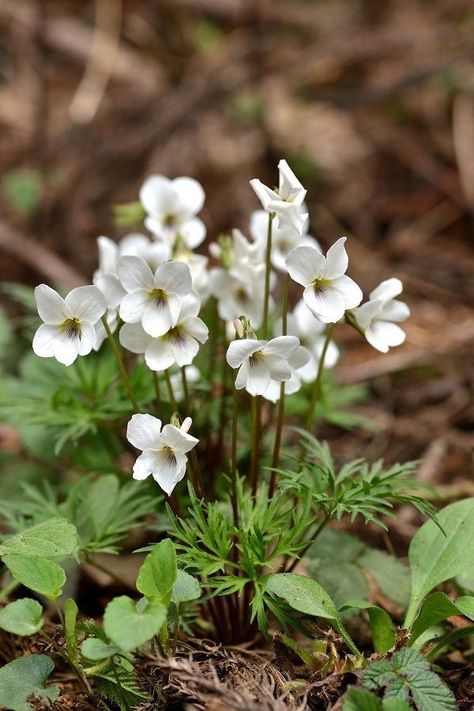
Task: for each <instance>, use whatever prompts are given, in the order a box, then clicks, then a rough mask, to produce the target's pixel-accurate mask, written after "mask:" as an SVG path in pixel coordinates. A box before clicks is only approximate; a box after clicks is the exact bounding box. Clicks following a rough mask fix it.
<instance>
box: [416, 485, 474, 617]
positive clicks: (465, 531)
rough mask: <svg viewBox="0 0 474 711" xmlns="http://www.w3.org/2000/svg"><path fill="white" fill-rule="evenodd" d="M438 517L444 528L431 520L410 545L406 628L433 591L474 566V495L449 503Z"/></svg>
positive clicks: (424, 525) (418, 532) (417, 533)
mask: <svg viewBox="0 0 474 711" xmlns="http://www.w3.org/2000/svg"><path fill="white" fill-rule="evenodd" d="M437 519H438V522H439V524H440V526H441V528H442V530H440V528H439V527H438V526H437V525H436V524H435V523H434V521H432V520H429V521H427V522H426V523H424V524H423V526H422V527H421V528H420V529H419V530H418V531H417V532H416V534H415V536H414V537H413V539H412V541H411V544H410V549H409V559H410V568H411V578H412V582H411V585H412V587H411V600H410V605H409V608H408V612H407V615H406V619H405V627H407V628H410V627H411V626H412V625H413V622H414V621H415V618H416V616H417V613H418V610H419V607H420V605H421V602H422V600H423V598H424V597H425V595H427V594H428V593H429V592H430V590H432V589H433V588H434V587H436V586H437V585H440V583H444V582H445V581H446V580H450V579H451V578H454V577H456V576H457V575H460V574H461V573H462V572H463V571H464V570H470V569H471V568H472V567H473V565H474V546H473V545H472V541H473V540H474V498H470V499H464V500H463V501H457V502H456V503H454V504H450V505H449V506H446V507H445V508H444V509H442V510H441V511H440V512H439V514H438V516H437Z"/></svg>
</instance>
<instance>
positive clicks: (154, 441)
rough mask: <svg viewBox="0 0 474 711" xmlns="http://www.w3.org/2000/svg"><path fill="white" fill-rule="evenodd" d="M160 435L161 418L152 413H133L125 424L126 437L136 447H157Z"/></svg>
mask: <svg viewBox="0 0 474 711" xmlns="http://www.w3.org/2000/svg"><path fill="white" fill-rule="evenodd" d="M160 437H161V420H159V419H158V418H157V417H153V415H142V414H136V415H133V417H132V419H131V420H130V421H129V423H128V425H127V439H128V441H129V442H130V444H133V446H134V447H136V448H137V449H142V450H145V449H158V448H159V447H160V446H161V439H160Z"/></svg>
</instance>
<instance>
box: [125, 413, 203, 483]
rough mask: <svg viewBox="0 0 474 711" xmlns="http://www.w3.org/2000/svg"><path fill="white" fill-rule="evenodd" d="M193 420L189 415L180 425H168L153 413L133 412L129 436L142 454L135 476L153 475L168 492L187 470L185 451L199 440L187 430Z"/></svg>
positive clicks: (136, 465) (140, 478)
mask: <svg viewBox="0 0 474 711" xmlns="http://www.w3.org/2000/svg"><path fill="white" fill-rule="evenodd" d="M191 424H192V420H191V418H190V417H186V419H185V420H184V422H183V424H182V425H181V427H176V426H175V425H171V424H170V425H165V426H164V427H163V429H162V428H161V420H159V419H158V418H157V417H153V416H152V415H142V414H138V415H133V417H132V419H131V420H130V422H129V423H128V427H127V439H128V441H129V442H130V444H132V445H133V446H134V447H136V448H137V449H141V450H142V454H140V456H139V457H138V459H137V460H136V462H135V464H134V466H133V478H134V479H139V480H143V479H146V478H147V477H149V476H150V474H151V476H152V477H153V479H154V480H155V481H156V482H157V483H158V484H159V485H160V486H161V488H162V489H163V491H165V492H166V493H167V494H168V496H169V495H170V494H171V493H172V491H173V489H174V487H175V486H176V484H177V483H178V482H179V481H181V479H182V478H183V477H184V475H185V473H186V463H187V461H188V460H187V457H186V454H187V453H188V452H190V451H191V449H193V447H195V446H196V444H197V443H198V442H199V440H198V439H196V437H192V436H191V435H190V434H188V432H189V429H190V427H191Z"/></svg>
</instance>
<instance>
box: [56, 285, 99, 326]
mask: <svg viewBox="0 0 474 711" xmlns="http://www.w3.org/2000/svg"><path fill="white" fill-rule="evenodd" d="M64 301H65V304H66V310H67V312H68V314H69V315H70V316H72V317H75V318H79V319H81V320H82V319H83V320H84V321H89V323H97V321H98V320H99V319H100V317H101V316H103V315H104V314H105V312H106V310H107V304H106V303H105V299H104V295H103V294H102V292H101V291H100V289H98V288H97V287H96V286H78V287H77V289H73V290H72V291H70V292H69V294H68V295H67V296H66V298H65V300H64Z"/></svg>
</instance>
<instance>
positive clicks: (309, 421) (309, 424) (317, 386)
mask: <svg viewBox="0 0 474 711" xmlns="http://www.w3.org/2000/svg"><path fill="white" fill-rule="evenodd" d="M335 327H336V324H335V323H330V324H329V326H328V329H327V331H326V336H325V338H324V344H323V350H322V351H321V357H320V359H319V364H318V372H317V375H316V380H315V381H314V387H313V393H312V396H311V401H310V403H309V407H308V414H307V417H306V429H307V430H308V432H311V430H312V428H313V424H314V418H315V415H316V404H317V402H318V400H319V398H320V397H321V387H322V379H323V371H324V361H325V359H326V354H327V351H328V348H329V344H330V342H331V338H332V334H333V331H334V329H335ZM305 453H306V447H305V445H302V447H301V459H303V458H304V455H305Z"/></svg>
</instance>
